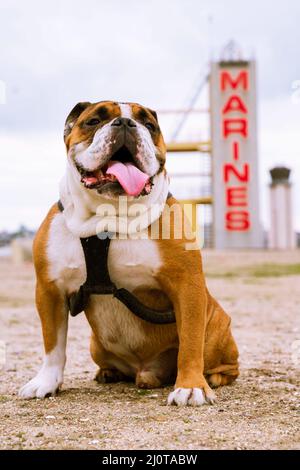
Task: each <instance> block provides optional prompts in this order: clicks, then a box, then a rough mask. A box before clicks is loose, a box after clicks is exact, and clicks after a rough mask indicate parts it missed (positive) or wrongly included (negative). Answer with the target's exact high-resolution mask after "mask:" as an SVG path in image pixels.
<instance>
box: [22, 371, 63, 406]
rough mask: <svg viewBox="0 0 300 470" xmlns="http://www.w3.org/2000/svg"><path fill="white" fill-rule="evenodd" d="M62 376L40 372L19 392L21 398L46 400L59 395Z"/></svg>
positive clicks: (54, 372)
mask: <svg viewBox="0 0 300 470" xmlns="http://www.w3.org/2000/svg"><path fill="white" fill-rule="evenodd" d="M62 381H63V380H62V376H61V374H58V373H57V372H56V371H46V370H45V371H40V372H39V373H38V374H37V375H36V376H35V377H34V378H33V379H32V380H30V381H29V382H28V383H27V384H26V385H24V386H23V387H22V388H21V389H20V391H19V397H21V398H26V399H29V398H46V397H49V396H53V395H55V394H56V393H57V391H58V389H59V387H60V386H61V384H62Z"/></svg>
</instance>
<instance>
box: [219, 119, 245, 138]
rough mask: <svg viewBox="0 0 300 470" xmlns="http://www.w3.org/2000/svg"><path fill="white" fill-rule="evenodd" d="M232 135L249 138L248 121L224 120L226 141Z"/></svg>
mask: <svg viewBox="0 0 300 470" xmlns="http://www.w3.org/2000/svg"><path fill="white" fill-rule="evenodd" d="M230 134H241V135H242V136H243V137H248V121H247V120H246V119H224V121H223V137H224V138H225V139H226V138H227V137H228V136H229V135H230Z"/></svg>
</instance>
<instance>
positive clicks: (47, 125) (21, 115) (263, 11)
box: [0, 0, 300, 230]
mask: <svg viewBox="0 0 300 470" xmlns="http://www.w3.org/2000/svg"><path fill="white" fill-rule="evenodd" d="M277 4H278V5H277ZM274 5H276V6H274ZM299 18H300V2H299V0H285V1H284V2H282V1H280V2H278V1H274V0H273V1H271V0H270V1H269V0H252V1H251V2H247V3H246V2H243V1H241V0H226V2H225V1H224V0H222V1H219V0H181V1H180V0H147V1H146V0H145V1H143V0H126V1H124V0H123V1H122V0H112V1H109V0H85V1H82V0H81V1H78V0H70V1H69V0H51V1H38V0H26V1H23V2H22V1H21V0H0V38H1V41H0V50H1V54H0V57H1V63H0V80H2V86H1V84H0V101H1V100H2V101H3V98H4V97H3V90H2V93H1V89H2V88H3V83H4V84H5V87H6V99H5V103H2V104H0V144H1V146H0V151H1V172H0V230H1V229H4V228H8V229H14V228H16V227H18V226H19V225H20V223H25V224H26V225H29V226H30V227H33V228H35V227H37V226H38V224H39V222H40V221H41V219H42V217H43V216H44V214H45V212H46V211H47V208H48V207H49V206H50V205H51V204H52V202H53V201H54V200H56V199H57V195H58V182H59V179H60V177H61V176H62V174H63V171H64V166H65V157H64V146H63V141H62V130H63V124H64V120H65V117H66V115H67V114H68V112H69V111H70V109H71V108H72V107H73V106H74V104H76V103H77V102H78V101H83V100H84V101H86V100H90V101H98V100H101V99H113V100H120V101H137V102H140V103H142V104H145V105H147V106H150V107H152V108H156V109H162V108H176V107H182V106H183V105H184V103H185V101H186V98H187V96H188V95H189V93H190V92H191V90H192V89H193V87H194V86H195V83H197V80H199V79H200V76H201V73H203V71H204V70H205V68H206V67H207V64H208V62H209V60H210V58H211V57H212V56H214V57H215V58H217V57H218V56H219V54H220V52H221V50H222V48H223V46H224V44H226V43H227V42H228V41H229V40H230V39H232V38H233V39H235V40H236V41H237V42H238V43H239V44H240V45H241V47H242V50H243V51H244V53H245V55H246V56H249V55H251V56H254V57H255V58H256V60H257V63H258V96H259V109H258V111H259V116H258V117H259V121H258V122H259V150H260V182H261V183H260V193H261V194H260V195H261V202H262V219H263V223H264V226H266V227H267V226H268V191H267V184H268V181H269V175H268V169H269V168H270V167H272V166H273V165H276V164H285V165H288V166H289V167H291V168H292V170H293V175H292V179H293V182H294V219H295V224H296V228H297V229H298V230H300V28H299ZM199 122H200V121H199ZM163 129H164V130H165V133H166V134H167V137H168V135H169V131H170V130H171V128H170V127H169V123H167V122H166V123H164V125H163ZM194 133H195V130H194ZM193 135H194V134H193ZM199 135H201V129H199ZM297 204H298V206H297Z"/></svg>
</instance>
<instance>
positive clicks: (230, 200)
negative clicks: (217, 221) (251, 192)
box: [226, 186, 247, 207]
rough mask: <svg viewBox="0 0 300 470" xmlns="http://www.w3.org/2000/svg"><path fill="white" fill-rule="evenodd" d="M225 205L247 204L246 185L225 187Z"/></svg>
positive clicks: (240, 205)
mask: <svg viewBox="0 0 300 470" xmlns="http://www.w3.org/2000/svg"><path fill="white" fill-rule="evenodd" d="M226 202H227V206H233V207H236V206H239V207H242V206H247V186H238V187H235V188H227V189H226Z"/></svg>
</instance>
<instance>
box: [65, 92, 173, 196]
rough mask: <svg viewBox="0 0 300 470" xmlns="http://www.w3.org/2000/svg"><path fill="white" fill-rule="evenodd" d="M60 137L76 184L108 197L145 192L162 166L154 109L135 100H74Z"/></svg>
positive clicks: (162, 145) (162, 147) (162, 149)
mask: <svg viewBox="0 0 300 470" xmlns="http://www.w3.org/2000/svg"><path fill="white" fill-rule="evenodd" d="M64 139H65V144H66V147H67V152H68V157H69V159H70V161H71V164H72V165H74V168H75V169H76V172H77V173H78V179H79V180H80V182H81V184H82V185H83V186H84V187H85V188H86V189H87V190H89V191H97V192H98V193H99V194H101V195H103V196H106V197H108V198H111V197H118V196H120V195H126V194H127V195H130V196H135V197H138V196H140V195H147V194H149V193H150V192H151V187H152V180H153V177H154V176H155V175H157V174H158V173H160V172H161V171H162V170H163V168H164V165H165V155H166V147H165V143H164V140H163V136H162V134H161V131H160V128H159V125H158V121H157V116H156V113H155V111H152V110H150V109H149V108H145V107H143V106H141V105H139V104H136V103H116V102H113V101H100V102H99V103H95V104H92V103H78V104H77V105H76V106H75V107H74V108H73V109H72V111H71V112H70V114H69V116H68V117H67V120H66V124H65V132H64Z"/></svg>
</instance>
